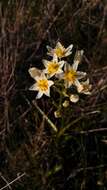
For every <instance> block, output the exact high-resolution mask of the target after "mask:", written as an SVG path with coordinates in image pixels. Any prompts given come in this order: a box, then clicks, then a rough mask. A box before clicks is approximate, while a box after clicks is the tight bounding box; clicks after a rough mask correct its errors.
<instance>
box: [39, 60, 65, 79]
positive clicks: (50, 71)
mask: <svg viewBox="0 0 107 190" xmlns="http://www.w3.org/2000/svg"><path fill="white" fill-rule="evenodd" d="M43 63H44V66H45V68H46V69H44V73H46V74H47V75H48V77H49V78H50V77H52V76H54V75H57V74H61V73H63V70H62V67H63V66H64V61H59V62H58V58H57V56H54V57H53V59H52V60H51V61H48V60H43Z"/></svg>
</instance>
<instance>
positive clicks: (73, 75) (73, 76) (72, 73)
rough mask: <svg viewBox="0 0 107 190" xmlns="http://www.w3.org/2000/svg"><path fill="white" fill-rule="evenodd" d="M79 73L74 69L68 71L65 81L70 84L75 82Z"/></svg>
mask: <svg viewBox="0 0 107 190" xmlns="http://www.w3.org/2000/svg"><path fill="white" fill-rule="evenodd" d="M76 76H77V73H76V71H74V70H73V69H71V70H69V71H66V72H65V74H64V79H65V80H67V81H68V82H74V81H75V79H76Z"/></svg>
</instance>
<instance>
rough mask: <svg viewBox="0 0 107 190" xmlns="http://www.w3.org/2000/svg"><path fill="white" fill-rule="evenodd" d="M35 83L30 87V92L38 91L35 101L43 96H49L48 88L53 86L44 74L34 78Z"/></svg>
mask: <svg viewBox="0 0 107 190" xmlns="http://www.w3.org/2000/svg"><path fill="white" fill-rule="evenodd" d="M35 80H36V83H35V84H34V85H33V86H31V88H30V90H36V91H38V94H37V97H36V98H37V99H39V98H41V97H42V96H43V94H45V95H46V96H50V87H51V86H52V85H53V84H54V82H53V81H52V80H48V79H47V78H46V76H45V74H44V73H42V74H41V75H40V76H36V77H35Z"/></svg>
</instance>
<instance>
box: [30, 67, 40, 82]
mask: <svg viewBox="0 0 107 190" xmlns="http://www.w3.org/2000/svg"><path fill="white" fill-rule="evenodd" d="M28 72H29V74H30V76H31V77H32V78H34V79H35V77H36V76H40V75H41V72H42V71H41V70H39V69H37V68H35V67H32V68H30V69H29V70H28Z"/></svg>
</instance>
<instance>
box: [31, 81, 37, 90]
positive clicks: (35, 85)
mask: <svg viewBox="0 0 107 190" xmlns="http://www.w3.org/2000/svg"><path fill="white" fill-rule="evenodd" d="M29 90H33V91H36V90H38V87H37V83H35V84H33V85H32V86H31V87H30V88H29Z"/></svg>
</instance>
